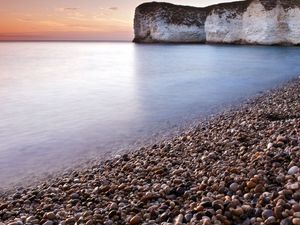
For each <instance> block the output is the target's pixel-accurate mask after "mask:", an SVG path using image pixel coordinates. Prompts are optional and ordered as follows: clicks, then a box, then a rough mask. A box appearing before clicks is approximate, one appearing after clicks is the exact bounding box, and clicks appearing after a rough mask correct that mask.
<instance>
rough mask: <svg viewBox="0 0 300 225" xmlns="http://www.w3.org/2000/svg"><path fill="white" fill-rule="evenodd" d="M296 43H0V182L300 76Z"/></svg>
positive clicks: (100, 151)
mask: <svg viewBox="0 0 300 225" xmlns="http://www.w3.org/2000/svg"><path fill="white" fill-rule="evenodd" d="M299 62H300V48H292V47H290V48H288V47H249V46H243V47H242V46H209V45H135V44H132V43H101V42H100V43H95V42H92V43H88V42H81V43H80V42H70V43H68V42H61V43H59V42H53V43H50V42H12V43H6V42H2V43H0V107H1V110H0V180H1V184H0V186H1V185H2V186H3V185H5V184H7V183H8V182H11V181H18V180H21V178H22V177H25V178H28V179H31V178H32V177H33V176H35V175H40V174H42V173H44V172H51V171H56V170H60V169H62V168H64V167H68V166H70V165H71V164H76V163H78V162H79V161H80V160H82V159H89V158H93V157H95V156H100V157H101V156H103V155H104V153H107V152H111V151H116V150H118V149H119V148H121V146H122V147H123V146H126V145H128V144H131V143H132V142H134V141H136V140H138V139H140V138H142V137H147V136H151V135H153V134H155V133H159V132H161V133H162V132H165V131H167V130H170V129H171V128H172V127H174V126H175V125H180V124H181V123H183V122H186V121H191V120H192V119H193V118H199V117H201V116H203V115H207V114H208V113H210V112H212V111H213V109H215V108H216V107H218V106H219V105H220V104H222V105H226V104H230V103H233V102H236V101H240V100H243V99H246V98H247V97H249V96H251V95H253V94H256V93H258V92H259V91H262V90H266V89H268V88H271V87H275V86H276V85H278V84H280V83H281V82H284V81H286V80H288V79H290V78H293V77H297V76H298V75H299V73H300V63H299Z"/></svg>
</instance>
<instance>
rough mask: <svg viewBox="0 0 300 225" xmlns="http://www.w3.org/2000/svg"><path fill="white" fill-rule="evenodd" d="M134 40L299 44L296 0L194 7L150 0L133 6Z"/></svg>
mask: <svg viewBox="0 0 300 225" xmlns="http://www.w3.org/2000/svg"><path fill="white" fill-rule="evenodd" d="M134 34H135V38H134V40H133V41H134V42H137V43H220V44H261V45H300V0H247V1H240V2H231V3H222V4H217V5H212V6H208V7H205V8H197V7H190V6H179V5H173V4H170V3H158V2H150V3H144V4H141V5H139V6H138V7H137V8H136V10H135V18H134Z"/></svg>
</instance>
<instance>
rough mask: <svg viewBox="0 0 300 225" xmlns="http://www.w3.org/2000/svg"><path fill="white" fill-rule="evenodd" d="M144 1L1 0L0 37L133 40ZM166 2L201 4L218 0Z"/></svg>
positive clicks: (173, 0)
mask: <svg viewBox="0 0 300 225" xmlns="http://www.w3.org/2000/svg"><path fill="white" fill-rule="evenodd" d="M223 1H231V0H223ZM143 2H145V1H143V0H86V1H82V0H74V1H72V2H70V1H68V0H51V1H46V0H45V1H38V0H22V1H20V0H9V1H7V0H0V4H1V9H0V14H1V20H0V40H132V38H133V16H134V9H135V7H136V6H137V5H139V4H141V3H143ZM169 2H172V3H175V4H189V5H195V6H204V5H209V4H213V3H217V2H220V0H203V1H201V2H200V3H199V1H198V0H187V1H182V0H170V1H169Z"/></svg>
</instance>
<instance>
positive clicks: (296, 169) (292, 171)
mask: <svg viewBox="0 0 300 225" xmlns="http://www.w3.org/2000/svg"><path fill="white" fill-rule="evenodd" d="M297 173H299V167H298V166H292V167H291V168H290V169H289V170H288V174H290V175H295V174H297Z"/></svg>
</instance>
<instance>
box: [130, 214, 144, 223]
mask: <svg viewBox="0 0 300 225" xmlns="http://www.w3.org/2000/svg"><path fill="white" fill-rule="evenodd" d="M141 222H142V218H141V217H140V216H139V215H135V216H134V217H132V218H131V220H130V221H129V224H131V225H136V224H140V223H141Z"/></svg>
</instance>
